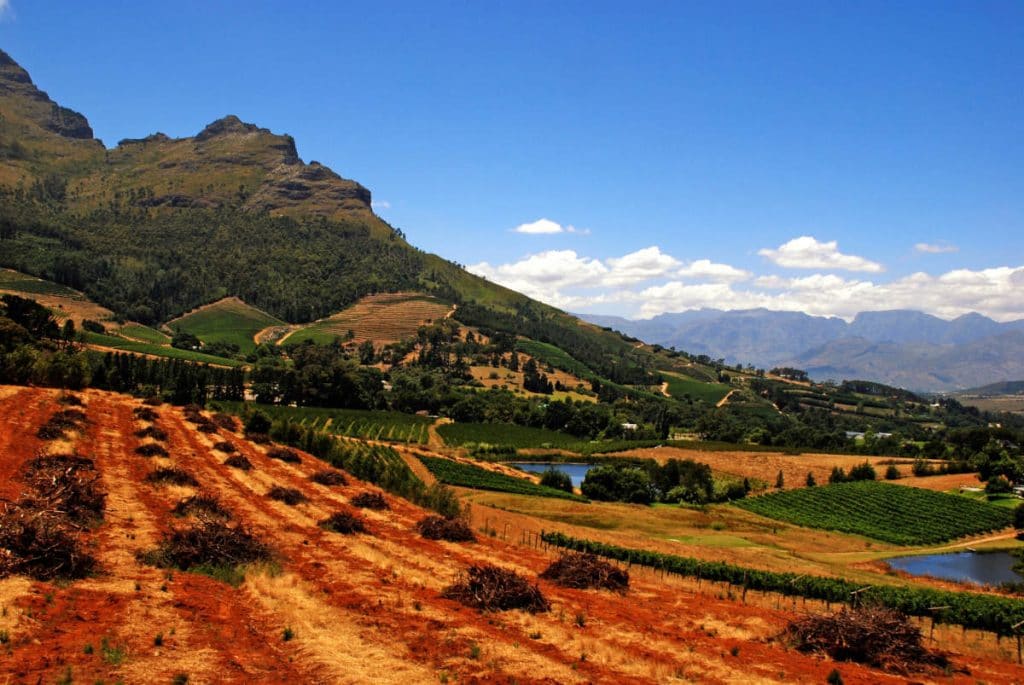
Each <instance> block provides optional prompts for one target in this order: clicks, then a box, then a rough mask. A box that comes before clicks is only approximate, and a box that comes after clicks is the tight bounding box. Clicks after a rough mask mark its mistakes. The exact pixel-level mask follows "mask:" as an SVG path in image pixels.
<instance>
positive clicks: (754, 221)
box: [0, 0, 1024, 319]
mask: <svg viewBox="0 0 1024 685" xmlns="http://www.w3.org/2000/svg"><path fill="white" fill-rule="evenodd" d="M0 6H2V7H3V8H4V9H3V10H2V16H0V47H2V48H3V49H5V50H7V51H8V52H9V53H11V55H12V56H13V57H14V58H15V59H16V60H18V61H19V62H20V63H21V64H22V65H23V66H25V67H26V68H27V69H28V70H29V72H30V73H31V74H32V76H33V78H34V80H35V81H36V83H37V84H39V86H40V87H41V88H43V89H44V90H46V91H48V92H49V93H50V94H51V96H53V97H54V98H55V99H56V100H58V101H59V102H61V103H62V104H65V105H67V106H69V107H72V108H74V109H77V110H80V111H82V112H83V113H85V114H86V115H87V116H88V117H89V120H90V122H91V123H92V125H93V128H94V129H95V131H96V134H97V135H98V136H99V137H100V138H102V139H103V140H104V141H105V142H106V143H107V144H108V145H113V144H115V143H116V142H117V141H118V140H119V139H121V138H126V137H139V136H144V135H146V134H149V133H152V132H154V131H163V132H165V133H167V134H169V135H173V136H186V135H193V134H195V133H196V132H198V131H199V130H201V129H202V128H203V126H205V125H206V124H207V123H209V122H210V121H212V120H214V119H216V118H219V117H221V116H223V115H225V114H228V113H233V114H237V115H239V116H240V117H241V118H242V119H244V120H246V121H252V122H255V123H258V124H260V125H261V126H266V127H268V128H270V129H272V130H274V131H276V132H287V133H290V134H292V135H294V136H295V138H296V141H297V143H298V147H299V153H300V155H302V157H303V158H304V159H305V160H307V161H309V160H312V159H316V160H318V161H320V162H322V163H324V164H327V165H329V166H331V167H332V168H334V169H335V170H337V171H338V172H339V173H341V174H342V175H343V176H347V177H349V178H354V179H356V180H358V181H360V182H361V183H363V184H364V185H366V186H367V187H369V188H370V189H371V190H372V191H373V193H374V198H375V203H376V206H377V210H378V212H379V213H380V214H381V215H382V216H383V217H385V218H386V219H387V220H388V221H389V222H391V223H392V224H393V225H395V226H399V227H401V228H402V229H403V230H404V231H405V232H406V234H407V235H408V237H409V239H410V241H411V242H413V244H415V245H417V246H419V247H422V248H424V249H427V250H429V251H432V252H437V253H439V254H441V255H444V256H446V257H448V258H450V259H453V260H455V261H458V262H460V263H463V264H467V265H470V267H471V268H472V269H473V270H474V271H477V272H478V273H481V274H484V275H487V276H488V277H489V278H492V279H495V280H499V281H501V282H504V283H506V284H509V285H511V286H512V287H516V288H518V289H521V290H523V291H525V292H527V293H528V294H530V295H533V296H536V297H539V298H541V299H544V300H546V301H549V302H552V303H553V304H556V305H559V306H562V307H565V308H568V309H572V310H574V311H587V312H602V313H618V314H625V315H629V316H651V315H654V314H657V313H660V312H664V311H678V310H682V309H688V308H693V307H700V306H709V307H716V306H717V307H721V308H744V307H750V306H768V307H772V308H777V309H800V310H804V311H808V312H810V313H814V314H831V315H840V316H846V317H849V316H851V315H852V314H853V313H855V312H856V311H859V310H862V309H887V308H896V307H916V308H921V309H925V310H926V311H930V312H932V313H935V314H939V315H941V316H947V317H951V316H955V315H957V314H960V313H963V312H965V311H970V310H978V311H982V312H983V313H986V314H989V315H992V316H994V317H996V318H1000V319H1009V318H1018V317H1024V295H1021V294H1020V293H1024V238H1022V235H1024V4H1022V3H1020V2H957V3H951V2H923V1H922V2H892V1H888V2H859V3H823V2H767V1H763V2H728V1H726V2H715V3H703V2H702V3H696V2H694V3H685V2H642V1H641V2H631V3H622V2H609V3H603V2H586V3H583V2H580V3H555V2H522V1H518V2H508V3H499V2H447V3H446V2H436V3H398V2H380V3H365V2H363V3H341V2H337V3H334V2H332V3H327V2H323V3H313V2H289V3H285V2H267V3H254V2H246V3H231V2H216V3H201V2H174V3H149V2H142V3H140V2H116V1H113V0H109V1H105V2H102V3H89V4H88V5H87V4H86V3H81V2H45V1H40V0H31V1H30V0H6V1H5V0H0ZM542 219H544V220H546V222H541V223H538V222H540V220H542ZM517 227H526V228H523V229H521V230H524V231H532V232H517V231H516V230H515V229H516V228H517ZM569 227H572V230H569ZM555 231H557V232H555ZM915 246H917V247H915Z"/></svg>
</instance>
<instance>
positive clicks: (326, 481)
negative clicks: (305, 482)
mask: <svg viewBox="0 0 1024 685" xmlns="http://www.w3.org/2000/svg"><path fill="white" fill-rule="evenodd" d="M309 479H310V480H311V481H313V482H314V483H319V484H320V485H348V479H347V478H345V474H344V473H342V472H341V471H335V470H334V469H324V470H323V471H317V472H316V473H314V474H313V475H312V476H310V477H309Z"/></svg>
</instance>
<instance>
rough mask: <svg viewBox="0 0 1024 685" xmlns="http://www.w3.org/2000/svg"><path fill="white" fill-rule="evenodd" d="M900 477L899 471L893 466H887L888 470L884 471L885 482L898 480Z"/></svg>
mask: <svg viewBox="0 0 1024 685" xmlns="http://www.w3.org/2000/svg"><path fill="white" fill-rule="evenodd" d="M899 477H900V470H899V469H898V468H896V465H895V464H889V468H887V469H886V470H885V479H886V480H898V479H899Z"/></svg>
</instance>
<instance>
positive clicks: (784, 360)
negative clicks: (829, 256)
mask: <svg viewBox="0 0 1024 685" xmlns="http://www.w3.org/2000/svg"><path fill="white" fill-rule="evenodd" d="M584 318H586V319H587V320H590V321H592V322H594V323H596V324H598V325H602V326H608V327H611V328H613V329H615V330H619V331H622V332H623V333H625V334H627V335H630V336H633V337H636V338H639V339H641V340H644V341H645V342H648V343H651V344H658V345H662V346H664V347H676V348H680V349H685V350H687V351H689V352H690V353H692V354H706V355H708V356H709V357H712V358H714V359H719V358H721V359H725V360H726V361H727V362H729V363H740V364H754V365H756V366H759V367H764V368H770V367H773V366H792V367H796V368H801V369H804V370H806V371H807V372H808V373H809V374H810V375H811V377H812V378H815V379H818V380H826V379H830V378H831V379H836V380H841V379H853V378H858V379H865V380H873V381H878V382H881V383H885V384H888V385H895V386H900V387H905V388H910V389H913V390H920V391H930V392H936V391H948V390H957V389H962V388H965V387H969V386H976V385H981V384H984V383H990V382H995V381H1000V380H1006V379H1007V378H1014V377H1017V372H1016V371H1015V369H1018V368H1019V366H1020V365H1019V361H1018V360H1020V359H1022V356H1021V349H1020V347H1019V345H1018V341H1019V340H1020V336H1021V334H1024V321H1011V322H1006V323H999V322H997V321H993V320H992V319H989V318H988V317H985V316H982V315H981V314H977V313H970V314H965V315H963V316H960V317H957V318H956V319H953V320H950V321H947V320H945V319H941V318H939V317H936V316H932V315H930V314H925V313H923V312H918V311H911V310H891V311H880V312H861V313H860V314H858V315H857V316H856V317H854V319H853V321H851V322H850V323H847V322H845V321H843V320H842V319H838V318H833V317H820V316H808V315H807V314H803V313H800V312H776V311H769V310H766V309H752V310H734V311H721V310H715V309H701V310H694V311H689V312H680V313H673V314H662V315H660V316H656V317H654V318H652V319H647V320H637V321H631V320H629V319H624V318H621V317H606V316H589V315H587V316H584Z"/></svg>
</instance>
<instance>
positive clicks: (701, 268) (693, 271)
mask: <svg viewBox="0 0 1024 685" xmlns="http://www.w3.org/2000/svg"><path fill="white" fill-rule="evenodd" d="M676 276H679V277H680V278H689V279H695V280H700V279H707V280H709V281H725V282H729V281H745V280H746V279H748V278H750V272H749V271H744V270H743V269H737V268H736V267H735V266H729V265H728V264H716V263H715V262H712V261H711V260H710V259H698V260H697V261H695V262H690V263H689V264H687V265H686V266H684V267H683V268H682V269H680V270H679V271H677V272H676Z"/></svg>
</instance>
